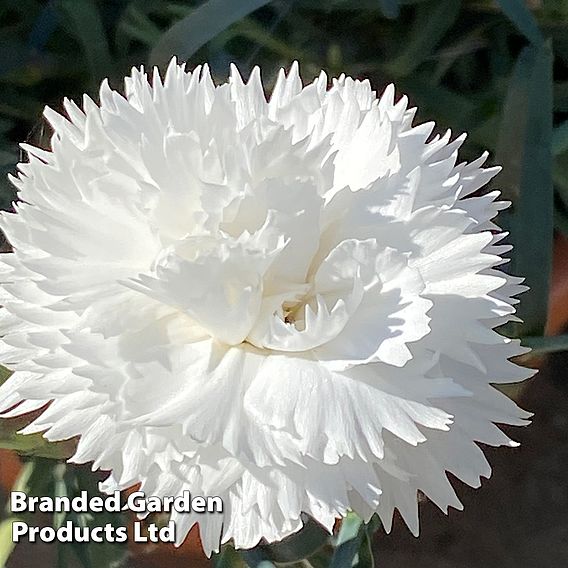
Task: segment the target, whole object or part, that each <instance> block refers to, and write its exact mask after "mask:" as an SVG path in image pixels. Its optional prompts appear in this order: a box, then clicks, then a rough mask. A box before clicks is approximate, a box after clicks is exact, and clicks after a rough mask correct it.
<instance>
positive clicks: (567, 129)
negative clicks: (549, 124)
mask: <svg viewBox="0 0 568 568" xmlns="http://www.w3.org/2000/svg"><path fill="white" fill-rule="evenodd" d="M566 150H568V120H566V121H564V122H563V123H562V124H559V125H558V126H557V127H556V128H555V129H554V130H553V131H552V153H553V154H554V155H555V156H558V154H562V153H563V152H565V151H566Z"/></svg>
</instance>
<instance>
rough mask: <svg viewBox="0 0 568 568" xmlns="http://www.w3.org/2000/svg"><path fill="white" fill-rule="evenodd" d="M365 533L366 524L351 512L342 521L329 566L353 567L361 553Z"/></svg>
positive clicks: (334, 567) (339, 567) (338, 567)
mask: <svg viewBox="0 0 568 568" xmlns="http://www.w3.org/2000/svg"><path fill="white" fill-rule="evenodd" d="M364 534H365V526H364V525H363V521H362V520H361V519H360V518H359V517H358V516H357V515H355V513H349V515H347V517H345V519H343V522H342V523H341V529H340V531H339V535H338V537H337V542H336V549H335V552H334V554H333V557H332V559H331V563H330V565H329V567H330V568H351V566H353V565H354V563H355V559H356V556H357V555H358V553H359V548H360V546H361V542H362V540H363V535H364Z"/></svg>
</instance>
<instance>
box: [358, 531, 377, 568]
mask: <svg viewBox="0 0 568 568" xmlns="http://www.w3.org/2000/svg"><path fill="white" fill-rule="evenodd" d="M356 566H357V568H375V560H374V558H373V548H372V546H371V536H370V534H369V531H365V532H364V534H363V536H362V538H361V544H360V546H359V552H358V558H357V564H356Z"/></svg>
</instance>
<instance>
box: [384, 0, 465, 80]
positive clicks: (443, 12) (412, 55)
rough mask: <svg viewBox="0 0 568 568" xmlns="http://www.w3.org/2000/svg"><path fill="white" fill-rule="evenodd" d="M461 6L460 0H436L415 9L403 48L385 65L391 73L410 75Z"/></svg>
mask: <svg viewBox="0 0 568 568" xmlns="http://www.w3.org/2000/svg"><path fill="white" fill-rule="evenodd" d="M460 8H461V0H440V1H439V2H436V3H435V4H434V5H433V7H432V5H430V4H428V5H425V6H420V7H419V8H418V10H417V11H416V18H415V21H414V26H413V29H412V32H411V34H410V38H409V40H408V42H407V43H408V44H407V46H406V48H405V49H404V50H403V52H402V53H401V55H399V56H398V57H397V58H396V59H395V60H394V61H393V62H392V63H390V64H388V65H387V66H386V68H387V69H388V71H389V72H390V73H392V75H393V76H394V77H406V76H407V75H410V74H411V73H412V72H413V71H414V70H415V69H416V68H417V67H418V66H419V65H420V64H421V63H422V62H423V61H425V60H426V59H427V58H428V57H430V56H431V55H432V53H433V51H434V49H435V47H436V46H437V45H438V43H439V42H440V40H441V39H442V38H443V37H444V35H445V34H446V32H447V31H448V30H449V29H450V28H451V27H452V26H453V25H454V22H455V21H456V20H457V17H458V14H459V12H460Z"/></svg>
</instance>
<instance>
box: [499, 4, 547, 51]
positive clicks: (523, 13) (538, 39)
mask: <svg viewBox="0 0 568 568" xmlns="http://www.w3.org/2000/svg"><path fill="white" fill-rule="evenodd" d="M497 3H498V4H499V6H501V10H503V12H504V13H505V15H506V16H507V17H508V18H509V20H511V22H513V24H515V26H516V28H517V29H518V30H519V31H520V32H521V33H522V34H523V35H524V36H525V37H526V38H527V39H528V40H529V41H530V42H531V43H534V44H536V45H540V44H541V43H542V42H543V41H544V38H543V37H542V34H541V33H540V30H539V29H538V25H537V23H536V20H535V19H534V16H533V15H532V13H531V11H530V10H529V8H528V6H527V3H526V1H525V0H497Z"/></svg>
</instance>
